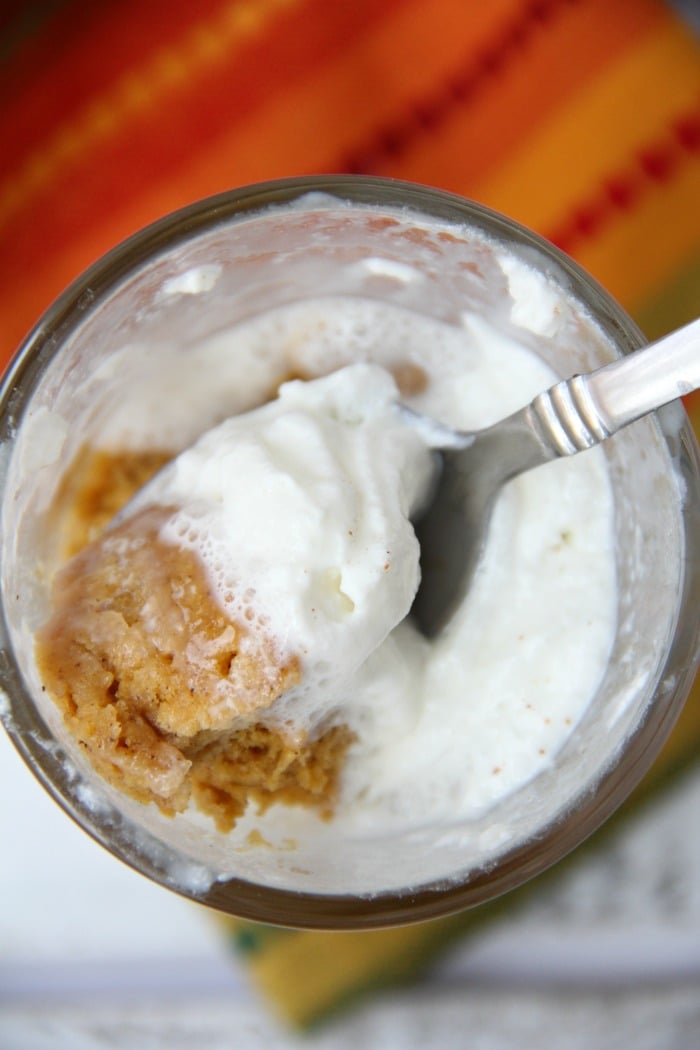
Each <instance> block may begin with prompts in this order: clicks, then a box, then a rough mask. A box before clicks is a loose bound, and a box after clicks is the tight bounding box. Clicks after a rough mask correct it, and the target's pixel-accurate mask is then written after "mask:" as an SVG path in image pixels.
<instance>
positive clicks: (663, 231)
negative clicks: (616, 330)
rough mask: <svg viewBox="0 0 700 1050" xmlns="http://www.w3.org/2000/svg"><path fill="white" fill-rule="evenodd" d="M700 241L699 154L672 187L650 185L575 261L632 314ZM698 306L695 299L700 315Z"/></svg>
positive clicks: (582, 247) (582, 248)
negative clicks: (627, 213)
mask: <svg viewBox="0 0 700 1050" xmlns="http://www.w3.org/2000/svg"><path fill="white" fill-rule="evenodd" d="M698 243H700V156H697V155H696V156H695V157H692V158H689V159H686V160H685V161H684V163H683V166H682V167H681V168H680V169H679V170H678V172H677V173H676V174H675V175H674V177H673V180H672V182H671V183H670V184H669V186H668V187H665V186H664V185H663V184H661V185H659V186H658V187H657V186H652V187H650V188H649V190H648V191H647V192H645V193H644V194H643V196H642V197H641V198H640V200H639V201H638V202H637V203H636V204H635V206H634V209H633V210H632V211H631V212H630V214H629V216H627V215H625V214H622V215H620V217H619V218H617V219H616V220H615V221H613V222H611V223H609V225H606V227H605V228H604V229H603V230H602V231H601V232H600V233H598V234H596V236H595V237H594V238H592V239H591V240H590V241H583V242H581V243H580V244H579V245H578V246H577V249H576V258H577V260H578V261H579V262H580V263H581V265H582V266H583V267H585V269H587V270H588V271H589V272H590V273H592V274H593V276H594V277H596V278H597V279H598V280H599V281H600V283H601V284H602V285H603V286H604V287H605V288H607V290H608V291H609V292H610V293H611V294H612V295H613V296H615V298H616V299H618V301H619V302H620V303H621V304H622V305H623V306H624V307H625V308H626V309H627V310H628V311H629V312H630V313H633V314H635V313H636V312H637V311H639V310H641V309H642V308H643V306H644V304H645V303H646V302H647V301H648V299H649V297H650V296H653V295H654V294H655V293H656V291H657V289H658V288H660V287H662V286H663V285H664V284H665V283H666V282H667V281H669V280H670V279H671V277H672V275H673V274H674V272H675V271H676V270H677V268H678V266H679V264H680V263H681V262H682V260H683V259H686V258H687V257H688V256H689V254H690V253H691V252H693V251H694V250H695V249H696V247H697V245H698ZM698 306H700V303H698V302H697V301H696V303H695V311H696V315H697V310H698Z"/></svg>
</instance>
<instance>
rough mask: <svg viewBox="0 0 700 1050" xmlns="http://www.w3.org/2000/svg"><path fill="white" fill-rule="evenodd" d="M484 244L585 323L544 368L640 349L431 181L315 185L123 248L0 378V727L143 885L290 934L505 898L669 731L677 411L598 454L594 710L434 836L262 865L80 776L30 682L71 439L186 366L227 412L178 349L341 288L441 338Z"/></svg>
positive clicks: (257, 197) (552, 252)
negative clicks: (532, 274)
mask: <svg viewBox="0 0 700 1050" xmlns="http://www.w3.org/2000/svg"><path fill="white" fill-rule="evenodd" d="M484 245H495V246H496V247H497V248H498V250H499V251H505V252H507V253H511V254H513V255H515V256H517V257H519V258H520V259H523V260H524V261H526V262H527V263H528V264H529V265H530V266H531V267H534V268H535V269H536V270H538V271H540V272H541V273H544V274H545V275H547V277H548V279H549V281H550V283H551V284H552V286H553V287H555V288H557V289H558V290H559V292H560V293H561V295H562V296H564V297H565V298H566V299H567V301H569V302H570V303H573V304H574V308H575V309H576V310H580V314H581V317H582V318H584V322H585V323H583V325H582V328H581V338H580V340H579V341H578V342H577V344H576V345H566V346H564V345H560V346H557V345H556V340H554V342H553V343H552V342H551V341H550V343H548V347H549V349H548V351H547V352H548V353H549V355H550V357H551V360H550V361H549V362H548V363H549V364H551V365H552V366H553V367H554V369H555V371H557V372H558V373H559V374H560V375H562V376H564V375H570V374H573V373H574V372H576V371H587V370H590V369H592V368H594V367H596V366H597V365H598V364H603V363H605V362H606V361H608V360H611V359H613V358H614V357H615V356H617V355H619V354H624V353H628V352H630V351H633V350H635V349H637V348H639V347H640V346H641V345H643V343H644V339H643V337H642V335H641V333H640V332H639V331H638V329H637V328H636V327H635V326H634V324H633V323H632V322H631V320H630V319H629V318H628V317H627V316H626V315H625V313H624V312H623V311H622V310H621V309H620V307H619V306H617V305H616V304H615V302H614V301H612V300H611V298H610V297H609V296H608V295H607V294H606V293H605V292H604V291H603V290H602V289H601V288H600V287H599V286H598V285H597V284H596V283H595V282H594V281H593V280H592V279H591V278H590V277H589V276H588V275H587V274H586V273H584V272H583V271H582V270H581V269H580V268H579V267H578V266H577V265H576V264H575V263H573V262H572V261H571V260H570V259H568V258H567V257H565V256H564V255H563V254H562V253H560V252H559V251H557V250H556V249H555V248H554V247H552V246H551V245H549V244H548V243H546V242H545V241H543V240H542V239H541V238H539V237H537V236H536V235H534V234H533V233H531V232H529V231H527V230H525V229H524V228H522V227H520V226H519V225H518V224H516V223H515V222H513V221H511V220H509V219H507V218H504V217H502V216H500V215H497V214H496V213H494V212H491V211H489V210H487V209H485V208H483V207H480V206H479V205H477V204H474V203H471V202H468V201H466V200H463V199H461V198H458V197H455V196H453V195H451V194H448V193H443V192H441V191H438V190H433V189H428V188H426V187H421V186H415V185H411V184H408V183H401V182H396V181H390V180H383V179H375V178H364V177H357V178H355V177H327V178H326V177H317V178H316V177H313V178H298V179H287V180H281V181H277V182H271V183H266V184H262V185H258V186H251V187H246V188H243V189H240V190H234V191H231V192H229V193H225V194H223V195H220V196H218V197H214V198H211V199H209V200H204V201H202V202H199V203H196V204H193V205H192V206H190V207H187V208H185V209H183V210H181V211H179V212H177V213H175V214H173V215H170V216H168V217H166V218H164V219H162V220H161V221H159V222H156V223H155V224H153V225H152V226H150V227H148V228H146V229H145V230H143V231H142V232H140V233H138V234H136V235H135V236H133V237H132V238H130V239H129V240H128V241H126V242H125V243H124V244H122V245H120V246H119V247H117V248H115V249H114V250H113V251H111V252H110V253H109V254H108V255H107V256H105V257H104V258H103V259H102V260H101V261H100V262H98V263H96V264H95V265H94V266H93V267H92V268H91V269H90V270H88V271H87V272H86V273H85V274H84V275H83V276H82V277H80V278H79V279H78V280H77V281H76V282H75V283H74V284H73V285H72V286H71V287H70V288H69V289H68V290H67V291H66V292H65V293H64V294H63V295H62V296H61V297H60V298H59V299H58V300H57V302H56V303H55V304H54V305H53V306H52V307H51V308H50V309H49V310H48V311H47V313H46V314H45V316H44V317H43V318H42V319H41V321H40V322H39V324H38V325H37V327H36V328H35V330H34V331H33V332H32V333H31V335H30V336H29V337H28V339H27V340H26V342H25V344H24V345H23V347H22V348H21V349H20V351H19V353H18V355H17V356H16V358H15V360H14V362H13V364H12V365H11V367H10V368H9V370H8V371H7V374H6V375H5V377H4V383H3V386H2V392H1V401H0V422H1V426H2V478H3V494H2V517H3V552H2V566H3V569H2V571H3V589H2V596H3V597H2V612H3V616H2V634H3V638H2V641H3V650H2V661H1V669H0V670H1V678H0V682H1V684H2V689H3V694H4V695H3V698H2V717H3V721H4V724H5V727H6V729H7V730H8V732H9V734H10V736H11V737H12V739H13V741H14V743H15V745H16V747H17V749H18V750H19V752H20V753H21V755H22V756H23V758H24V759H25V761H26V763H27V764H28V766H29V767H30V769H31V770H32V771H33V772H34V774H35V775H36V776H37V778H38V779H39V780H40V781H41V782H42V783H43V784H44V786H45V787H46V788H47V789H48V791H49V792H50V793H51V794H52V796H53V797H54V798H55V799H56V800H57V801H58V802H59V804H60V805H61V806H62V807H63V808H64V809H65V810H66V812H67V813H69V814H70V815H71V816H72V817H73V818H74V819H75V820H76V821H77V822H78V824H79V825H80V826H82V827H83V828H84V829H85V830H86V831H87V832H88V833H89V834H90V835H92V836H93V837H94V838H95V839H96V840H97V841H99V842H100V843H102V844H103V845H104V846H106V847H107V848H108V849H109V850H110V851H111V852H112V853H113V854H114V855H115V856H117V857H119V858H121V859H122V860H123V861H125V862H126V863H127V864H130V865H131V866H132V867H133V868H135V869H136V870H138V871H140V872H142V873H143V874H145V875H147V876H148V877H150V878H151V879H153V880H155V881H156V882H158V883H161V884H163V885H165V886H168V887H170V888H171V889H174V890H176V891H177V892H180V893H182V894H183V895H185V896H188V897H190V898H192V899H194V900H197V901H200V902H202V903H204V904H207V905H210V906H212V907H214V908H217V909H219V910H222V911H224V912H228V913H231V914H234V915H237V916H241V917H245V918H249V919H253V920H258V921H262V922H267V923H278V924H282V925H288V926H299V927H307V928H319V929H332V928H337V929H368V928H372V927H379V926H388V925H394V924H399V923H404V922H412V921H417V920H423V919H429V918H432V917H436V916H440V915H444V914H448V913H450V912H453V911H456V910H458V909H462V908H465V907H469V906H472V905H476V904H479V903H482V902H485V901H487V900H489V899H491V898H493V897H495V896H496V895H498V894H501V893H503V892H506V891H508V890H511V889H513V888H515V887H516V886H518V885H519V884H521V883H522V882H524V881H525V880H527V879H529V878H531V877H532V876H534V875H536V874H538V873H539V872H541V871H543V870H544V869H545V868H547V867H548V866H550V865H551V864H553V863H555V862H556V861H557V860H559V859H560V858H561V857H563V856H564V855H565V854H566V853H567V852H569V851H570V850H571V849H572V848H574V847H575V846H576V845H578V844H579V843H580V842H581V841H582V840H583V839H584V838H586V837H587V836H588V835H589V834H590V833H591V832H592V831H593V830H594V829H595V828H596V827H598V826H599V825H600V824H601V823H602V822H603V821H604V820H605V819H606V818H607V817H608V816H609V815H610V814H611V813H612V812H613V810H614V809H615V808H616V807H617V806H618V805H619V804H620V803H621V802H622V801H623V799H624V798H625V797H626V796H627V795H628V794H629V792H630V791H631V790H632V789H633V787H634V786H635V785H636V784H637V783H638V782H639V780H640V779H641V777H642V776H643V774H644V772H645V771H646V770H647V769H648V767H649V766H650V765H651V763H652V761H653V759H654V758H655V756H656V755H657V753H658V751H659V750H660V748H661V746H662V744H663V742H664V740H665V739H666V737H667V736H668V733H669V732H670V729H671V727H672V725H673V723H674V721H675V718H676V716H677V715H678V713H679V711H680V708H681V707H682V704H683V702H684V700H685V698H686V696H687V693H688V691H689V689H690V686H691V683H692V678H693V674H694V671H695V667H696V663H697V658H698V637H699V634H700V601H699V600H698V599H699V598H700V560H699V558H698V554H699V551H700V546H699V545H700V528H699V527H698V526H699V524H700V522H699V520H698V514H699V509H700V471H699V469H698V452H697V446H696V442H695V439H694V436H693V433H692V429H691V427H690V425H689V422H688V420H687V418H686V416H685V414H684V412H683V410H682V408H681V407H680V406H679V405H678V404H675V405H671V406H667V407H666V408H665V409H663V410H662V411H660V412H658V413H655V414H654V415H653V416H650V417H647V418H645V419H644V420H641V421H639V422H638V423H637V424H635V425H634V426H632V427H630V428H628V429H627V430H625V431H622V432H620V433H619V434H618V435H616V436H615V438H613V439H612V440H611V441H609V442H607V443H606V446H605V454H606V456H607V459H608V464H609V469H610V473H611V477H612V481H613V490H614V498H615V530H616V545H617V579H618V603H619V607H618V625H617V634H616V638H615V642H614V646H613V651H612V655H611V657H610V660H609V662H608V665H607V669H606V671H605V673H604V675H603V679H602V681H601V683H600V686H599V688H598V690H597V692H596V694H595V696H594V697H593V699H592V701H591V703H590V705H589V707H588V708H587V710H586V712H585V714H584V716H583V718H582V720H581V722H580V724H578V725H577V726H576V728H575V731H574V732H572V734H571V736H570V738H569V739H568V741H567V742H566V743H565V744H564V746H563V747H562V749H561V750H560V752H559V753H558V754H557V755H556V756H555V758H554V759H553V761H552V763H551V764H550V766H549V767H548V768H547V769H545V770H544V772H541V773H539V774H538V775H537V776H536V777H535V778H534V779H533V780H531V781H530V782H528V783H527V784H526V785H525V786H524V787H522V788H521V789H519V790H517V791H515V792H514V794H513V795H511V796H507V797H506V798H504V799H503V800H501V801H500V802H498V803H497V804H496V806H495V807H494V809H493V810H492V811H489V812H488V813H486V814H485V815H484V816H482V817H480V818H478V819H476V818H475V819H473V820H471V821H468V822H465V824H464V826H462V827H456V828H453V829H451V832H450V834H445V829H444V828H441V827H440V826H437V827H434V828H432V827H420V828H409V829H407V830H406V831H405V832H400V833H396V834H391V835H390V836H389V835H387V836H382V835H373V834H371V833H369V832H368V833H367V834H366V835H362V834H358V835H355V836H346V837H343V836H336V837H335V838H333V835H332V832H326V833H324V834H321V835H319V834H318V833H317V831H316V830H314V828H315V825H314V822H313V821H310V822H308V823H309V829H310V830H308V831H305V830H304V821H303V820H302V821H301V822H299V821H295V824H294V835H295V848H294V849H279V850H274V849H270V848H269V846H261V845H258V846H257V847H256V846H254V845H252V844H251V843H250V841H248V840H241V838H240V837H239V838H236V835H235V832H232V833H231V834H230V835H221V834H218V833H216V832H215V831H213V830H212V827H211V826H210V825H209V824H208V823H207V822H206V821H204V820H203V819H202V818H201V817H198V816H197V815H196V814H192V813H190V812H189V811H188V812H186V813H184V814H179V815H178V816H177V817H175V818H167V817H165V816H163V815H162V814H161V813H160V812H159V811H157V810H155V807H153V806H143V805H140V804H139V803H137V802H134V801H133V800H131V799H130V798H128V797H125V796H122V795H120V794H119V792H117V791H116V790H115V789H114V788H112V787H111V786H110V785H109V784H107V783H106V782H104V781H102V780H101V779H100V778H99V777H98V776H97V774H95V773H94V771H93V770H92V768H91V767H90V766H89V764H88V763H87V762H86V760H85V758H84V757H83V755H82V754H81V753H80V748H79V747H78V745H77V743H76V742H75V740H73V739H72V738H71V736H70V734H69V733H68V732H67V731H66V729H65V727H64V726H63V724H62V721H61V718H60V715H59V713H58V711H57V709H56V708H55V707H54V705H53V704H52V702H51V701H50V700H49V699H48V698H47V697H46V695H45V694H44V692H43V691H42V688H41V683H40V682H39V680H38V676H37V672H36V669H35V667H34V664H33V659H32V635H33V632H34V630H35V629H36V628H37V626H39V625H40V624H41V623H42V622H43V621H44V620H45V618H46V616H47V611H48V601H49V598H48V595H49V583H50V576H51V569H52V566H53V564H54V562H55V559H56V552H55V537H54V536H53V534H52V528H51V518H50V507H51V504H52V500H53V498H54V496H55V493H56V490H57V485H58V484H60V479H61V476H62V474H63V473H64V472H65V470H66V468H67V467H68V465H69V464H70V463H71V462H72V460H73V457H74V456H75V455H76V454H77V452H78V450H79V448H80V445H81V443H82V442H83V441H85V440H86V439H87V438H91V439H95V440H98V441H99V440H100V439H104V437H105V435H108V433H109V429H110V426H112V425H113V422H114V420H113V418H112V416H113V414H114V413H116V412H118V411H123V408H124V405H125V404H126V405H127V406H129V405H131V411H133V412H134V413H135V415H138V416H139V418H140V421H141V423H142V424H144V421H146V422H145V424H144V426H145V430H144V433H147V431H148V425H149V424H148V419H150V418H151V416H150V415H149V413H152V412H155V414H154V415H153V422H154V427H155V428H156V429H155V430H154V434H153V436H152V438H151V439H150V440H152V441H156V440H157V426H158V425H159V422H160V424H162V425H165V424H164V423H163V420H164V419H167V411H165V410H164V415H163V417H162V418H160V416H159V414H158V412H157V411H156V410H155V408H154V406H158V405H160V406H165V405H166V404H167V403H168V401H169V400H172V399H177V397H178V388H179V389H182V386H181V384H186V383H190V382H191V383H193V384H194V383H195V379H194V377H195V372H197V373H199V375H200V376H201V375H204V376H205V378H206V377H207V374H208V371H209V373H210V374H211V375H212V376H213V379H212V382H211V383H210V384H209V385H208V386H207V383H205V384H204V387H203V393H202V408H203V410H204V409H206V413H209V414H212V413H213V414H214V415H217V416H218V417H221V416H223V415H225V414H226V412H227V411H230V410H231V406H227V402H226V393H225V392H223V393H222V392H221V391H220V390H216V389H215V388H216V387H217V383H216V371H215V369H216V361H215V360H212V359H210V358H207V359H203V360H199V359H198V358H197V350H196V348H197V346H199V345H203V344H204V341H205V340H207V339H209V337H210V336H211V335H212V334H213V333H216V332H220V331H223V330H226V329H230V328H231V327H233V326H235V325H236V324H239V323H240V322H243V321H245V320H247V319H249V318H251V317H254V316H256V315H257V314H260V313H263V312H265V311H268V310H271V309H275V308H277V307H279V306H283V305H285V304H290V303H294V302H299V301H303V300H305V299H308V298H315V297H319V296H344V295H347V294H352V295H360V296H364V297H369V298H371V299H374V300H379V301H384V302H387V303H390V304H392V305H394V306H399V307H401V308H403V309H407V310H411V311H415V312H418V313H420V314H423V315H425V316H426V317H429V318H435V319H437V320H439V321H440V322H443V323H446V324H450V325H459V324H460V319H461V317H462V314H463V310H464V307H465V303H468V304H469V305H470V308H472V309H479V310H482V311H483V312H484V314H485V315H486V316H488V315H489V312H490V311H493V310H494V309H496V308H497V306H498V302H497V298H498V295H497V294H496V291H494V289H493V288H490V287H488V282H487V286H486V287H485V288H479V287H478V282H475V280H474V273H475V267H476V264H475V261H474V252H476V254H477V256H478V255H479V252H483V250H484ZM477 261H478V260H477ZM498 294H501V295H502V290H501V291H500V292H498ZM193 348H194V349H193ZM193 369H194V371H193ZM251 382H254V380H251ZM261 383H262V385H261V388H260V392H262V389H263V386H264V382H263V381H262V380H261ZM193 397H195V400H196V395H193ZM204 425H206V424H204ZM198 426H199V427H200V428H201V427H202V422H201V421H199V420H197V419H194V420H193V421H192V432H191V433H189V432H185V433H183V432H180V433H178V435H177V440H178V441H179V442H180V444H181V447H183V446H185V445H186V444H187V443H188V442H190V441H191V440H193V438H194V437H195V436H196V434H197V427H198ZM144 440H149V439H148V438H144ZM277 808H279V809H282V808H284V809H286V808H287V807H277ZM329 824H330V825H332V821H330V822H329ZM328 836H330V838H329V837H328ZM389 869H390V874H389Z"/></svg>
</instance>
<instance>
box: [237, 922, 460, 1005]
mask: <svg viewBox="0 0 700 1050" xmlns="http://www.w3.org/2000/svg"><path fill="white" fill-rule="evenodd" d="M476 915H477V913H476V912H473V913H471V916H472V917H473V919H474V921H476ZM464 922H465V920H464V917H461V919H460V918H450V919H439V920H434V921H432V922H427V923H421V924H419V925H415V926H403V927H398V928H395V929H387V930H377V931H366V932H362V933H316V932H311V933H309V932H304V931H294V932H290V933H289V935H288V936H286V937H282V938H279V939H278V940H275V941H274V942H273V943H272V944H271V945H270V947H269V949H268V950H267V951H263V952H261V953H260V955H259V956H254V957H251V958H250V959H249V960H248V965H249V968H250V971H251V974H252V975H253V977H254V978H255V981H256V983H257V985H258V987H259V988H260V989H261V990H262V991H263V992H264V993H265V994H266V995H267V996H268V997H269V999H270V1001H271V1002H273V1003H275V1004H276V1005H277V1007H278V1009H280V1010H281V1011H282V1013H283V1014H284V1016H285V1018H286V1019H287V1020H289V1021H292V1022H293V1023H294V1024H297V1025H307V1024H310V1023H313V1022H314V1021H316V1020H318V1018H319V1017H321V1016H323V1015H324V1014H327V1013H328V1012H329V1011H331V1010H334V1009H337V1008H338V1007H339V1006H340V1005H344V1004H345V1003H346V1001H347V1000H348V998H349V997H350V996H354V995H357V994H359V993H360V992H361V991H363V990H366V989H367V988H369V987H376V986H378V985H382V984H388V983H391V982H395V981H398V980H400V979H401V978H402V977H405V976H406V975H408V974H411V973H415V972H416V970H417V968H418V964H419V963H420V960H421V959H425V958H426V957H427V954H428V953H429V951H430V949H431V948H433V947H434V946H435V945H436V943H441V942H444V940H445V938H446V937H448V936H452V935H456V934H457V933H458V932H459V931H460V930H461V928H462V927H463V925H464Z"/></svg>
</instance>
